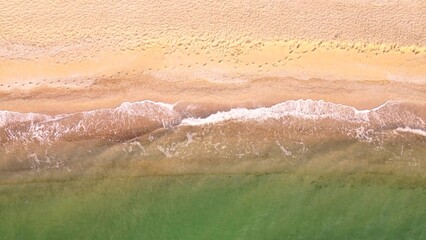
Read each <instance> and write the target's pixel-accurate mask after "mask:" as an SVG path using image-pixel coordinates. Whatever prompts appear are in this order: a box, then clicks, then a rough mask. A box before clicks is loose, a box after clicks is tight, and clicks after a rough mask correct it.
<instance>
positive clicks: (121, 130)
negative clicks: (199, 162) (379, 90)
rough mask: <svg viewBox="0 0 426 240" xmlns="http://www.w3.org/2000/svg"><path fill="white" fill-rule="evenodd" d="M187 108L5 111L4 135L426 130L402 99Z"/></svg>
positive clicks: (153, 105) (146, 105)
mask: <svg viewBox="0 0 426 240" xmlns="http://www.w3.org/2000/svg"><path fill="white" fill-rule="evenodd" d="M183 111H185V110H184V109H183V110H182V109H181V110H177V109H176V108H175V105H173V104H167V103H161V102H153V101H149V100H145V101H141V102H133V103H130V102H125V103H122V104H121V105H120V106H118V107H117V108H113V109H97V110H93V111H86V112H78V113H72V114H62V115H56V116H50V115H44V114H38V113H17V112H9V111H1V112H0V137H1V140H2V141H3V142H7V141H27V142H34V141H38V142H52V141H55V140H59V139H64V140H78V139H87V138H106V139H129V138H133V137H137V136H140V135H141V134H145V133H148V132H151V131H153V130H156V129H159V128H173V127H178V126H202V125H209V124H216V123H221V122H226V121H237V122H241V121H254V122H261V121H266V120H279V119H288V118H291V119H293V120H297V119H304V120H313V121H316V120H327V119H329V120H333V121H338V122H341V123H350V124H355V125H356V127H360V126H363V129H364V126H369V127H371V128H378V129H393V130H395V131H397V132H411V133H418V134H419V133H423V132H426V130H425V129H426V124H425V121H424V120H423V118H422V117H421V116H419V115H417V114H416V112H415V111H414V110H412V109H411V108H409V107H407V106H405V105H404V104H403V103H401V102H396V101H388V102H386V103H384V104H382V105H380V106H378V107H376V108H373V109H369V110H359V109H356V108H354V107H351V106H346V105H342V104H337V103H332V102H326V101H322V100H310V99H307V100H304V99H300V100H288V101H285V102H282V103H279V104H276V105H273V106H271V107H260V108H255V109H247V108H233V109H230V110H228V111H221V112H212V113H211V114H210V115H209V116H207V117H204V118H202V117H198V118H197V117H187V118H185V117H183V116H184V114H183V113H182V112H183ZM1 131H2V132H1ZM419 135H422V134H419ZM422 136H423V135H422Z"/></svg>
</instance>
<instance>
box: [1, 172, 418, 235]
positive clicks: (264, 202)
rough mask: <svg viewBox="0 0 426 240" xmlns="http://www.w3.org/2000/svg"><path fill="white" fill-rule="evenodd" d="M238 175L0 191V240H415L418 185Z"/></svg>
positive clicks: (48, 184) (387, 179)
mask: <svg viewBox="0 0 426 240" xmlns="http://www.w3.org/2000/svg"><path fill="white" fill-rule="evenodd" d="M395 177H396V176H382V175H380V176H379V175H378V176H373V177H371V176H370V177H368V178H364V177H362V176H358V177H354V178H347V177H345V178H343V177H337V176H324V175H315V174H313V175H306V174H305V175H299V174H296V173H294V174H293V173H292V174H284V173H275V174H261V175H253V174H245V175H244V174H243V175H193V176H163V177H160V176H155V177H136V178H101V179H96V180H93V179H84V178H82V179H79V180H75V181H72V180H70V181H44V182H33V183H26V184H24V183H20V184H3V185H1V186H0V236H1V237H0V238H1V239H425V238H426V204H425V203H426V186H425V185H424V184H422V183H421V182H420V183H418V182H417V183H405V184H403V183H398V181H396V182H395V181H394V178H395Z"/></svg>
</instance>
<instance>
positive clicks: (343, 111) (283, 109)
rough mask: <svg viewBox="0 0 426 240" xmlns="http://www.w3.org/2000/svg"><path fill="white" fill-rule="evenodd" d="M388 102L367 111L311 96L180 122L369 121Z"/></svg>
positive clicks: (200, 123) (197, 123)
mask: <svg viewBox="0 0 426 240" xmlns="http://www.w3.org/2000/svg"><path fill="white" fill-rule="evenodd" d="M389 103H390V102H386V103H384V104H383V105H380V106H378V107H376V108H373V109H370V110H358V109H356V108H354V107H350V106H345V105H342V104H336V103H331V102H325V101H323V100H318V101H314V100H311V99H307V100H304V99H299V100H289V101H285V102H282V103H279V104H276V105H274V106H272V107H262V108H256V109H247V108H235V109H231V110H229V111H226V112H218V113H216V114H213V115H210V116H209V117H207V118H187V119H184V120H183V121H182V124H183V125H204V124H212V123H217V122H222V121H227V120H255V121H264V120H267V119H279V118H282V117H288V116H290V117H298V118H303V119H325V118H329V119H335V120H342V121H348V122H358V123H363V122H369V121H370V117H371V116H370V113H372V112H375V111H378V110H379V109H381V108H383V107H384V106H386V105H388V104H389Z"/></svg>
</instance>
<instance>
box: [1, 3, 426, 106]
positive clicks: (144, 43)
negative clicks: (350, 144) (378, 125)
mask: <svg viewBox="0 0 426 240" xmlns="http://www.w3.org/2000/svg"><path fill="white" fill-rule="evenodd" d="M0 2H1V4H0V5H1V6H2V9H0V13H1V14H0V24H1V26H4V27H2V28H1V29H0V109H3V110H11V111H22V112H44V113H52V114H53V113H55V114H56V113H64V112H74V111H82V110H89V109H97V108H106V107H115V106H117V105H119V104H120V103H122V102H125V101H140V100H144V99H150V100H153V101H163V102H178V101H181V102H184V103H186V102H195V103H203V104H207V105H217V106H215V107H217V108H229V107H231V106H248V107H256V106H261V105H262V106H264V105H271V104H274V103H277V102H281V101H284V100H287V99H299V98H312V99H324V100H328V101H333V102H338V103H344V104H347V105H352V106H355V107H358V108H371V107H374V106H377V105H380V104H381V103H383V102H385V101H386V100H402V101H409V102H417V103H426V29H425V26H426V17H425V16H426V4H425V2H424V1H392V0H390V1H361V0H350V1H340V0H336V1H326V0H315V1H261V0H257V1H245V2H241V1H154V2H153V1H114V2H113V1H44V0H37V1H21V2H19V3H17V2H10V1H3V0H1V1H0Z"/></svg>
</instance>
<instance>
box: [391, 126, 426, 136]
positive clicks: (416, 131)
mask: <svg viewBox="0 0 426 240" xmlns="http://www.w3.org/2000/svg"><path fill="white" fill-rule="evenodd" d="M395 131H397V132H404V133H413V134H417V135H420V136H424V137H426V131H425V130H423V129H415V128H410V127H403V128H402V127H399V128H397V129H395Z"/></svg>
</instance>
